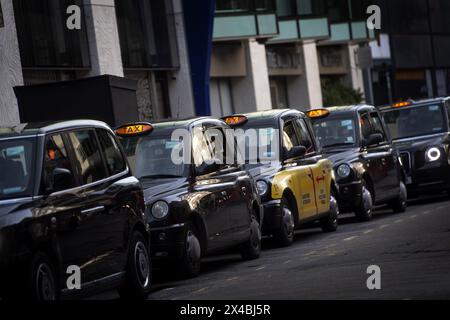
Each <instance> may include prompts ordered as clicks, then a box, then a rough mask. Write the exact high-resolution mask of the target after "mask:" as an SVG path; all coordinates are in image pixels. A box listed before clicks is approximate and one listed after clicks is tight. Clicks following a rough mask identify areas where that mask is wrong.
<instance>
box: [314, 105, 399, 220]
mask: <svg viewBox="0 0 450 320" xmlns="http://www.w3.org/2000/svg"><path fill="white" fill-rule="evenodd" d="M307 115H308V116H309V117H310V118H311V119H312V122H313V126H314V132H315V134H316V136H317V138H318V140H319V142H320V145H321V146H322V148H323V151H324V153H325V154H326V155H327V157H328V158H329V159H330V160H331V161H333V166H334V169H335V172H336V179H337V183H338V184H339V191H340V199H339V200H340V201H339V205H340V209H341V211H342V212H354V213H355V215H356V217H357V218H358V219H359V220H361V221H367V220H370V219H371V218H372V212H373V207H374V205H380V204H387V205H389V206H391V207H392V209H393V211H394V212H404V211H405V210H406V206H407V204H406V203H407V190H406V186H405V174H404V172H403V168H402V165H401V161H400V160H399V156H398V152H397V150H396V149H394V148H393V145H392V142H391V140H390V139H389V136H388V134H387V132H386V128H385V126H384V124H383V121H382V119H381V115H380V113H379V112H378V110H377V109H376V108H375V107H373V106H369V105H363V104H362V105H354V106H346V107H333V108H326V109H313V110H310V111H308V112H307Z"/></svg>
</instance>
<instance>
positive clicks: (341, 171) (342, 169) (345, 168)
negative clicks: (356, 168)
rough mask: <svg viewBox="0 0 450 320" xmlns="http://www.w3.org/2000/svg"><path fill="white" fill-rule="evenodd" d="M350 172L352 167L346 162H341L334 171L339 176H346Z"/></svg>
mask: <svg viewBox="0 0 450 320" xmlns="http://www.w3.org/2000/svg"><path fill="white" fill-rule="evenodd" d="M351 172H352V168H350V166H349V165H348V164H341V165H340V166H339V167H338V168H337V170H336V173H337V175H338V176H339V177H340V178H348V176H349V175H350V173H351Z"/></svg>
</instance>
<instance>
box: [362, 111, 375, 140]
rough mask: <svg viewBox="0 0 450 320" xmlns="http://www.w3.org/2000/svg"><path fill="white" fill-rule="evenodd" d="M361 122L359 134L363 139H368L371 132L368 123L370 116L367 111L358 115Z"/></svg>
mask: <svg viewBox="0 0 450 320" xmlns="http://www.w3.org/2000/svg"><path fill="white" fill-rule="evenodd" d="M359 121H360V124H361V134H362V137H363V138H364V139H368V138H369V136H370V135H371V134H372V133H373V131H372V125H371V124H370V118H369V114H368V113H364V114H363V115H361V117H360V120H359Z"/></svg>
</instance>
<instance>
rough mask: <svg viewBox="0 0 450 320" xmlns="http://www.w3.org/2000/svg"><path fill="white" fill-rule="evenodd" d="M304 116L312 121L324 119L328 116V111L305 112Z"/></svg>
mask: <svg viewBox="0 0 450 320" xmlns="http://www.w3.org/2000/svg"><path fill="white" fill-rule="evenodd" d="M305 113H306V115H307V116H308V117H310V118H312V119H320V118H325V117H327V116H328V115H329V114H330V110H327V109H313V110H309V111H306V112H305Z"/></svg>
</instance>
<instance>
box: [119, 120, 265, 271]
mask: <svg viewBox="0 0 450 320" xmlns="http://www.w3.org/2000/svg"><path fill="white" fill-rule="evenodd" d="M140 125H141V126H142V125H144V126H147V128H150V129H149V130H148V131H147V132H141V133H140V134H137V135H136V134H131V135H130V134H127V132H132V131H133V129H130V130H131V131H130V130H128V129H126V128H133V127H136V126H138V127H139V126H140ZM124 128H125V130H124ZM121 130H122V131H121ZM213 130H217V131H218V132H220V133H224V135H223V137H225V131H226V130H230V128H229V127H228V126H227V125H226V124H225V123H224V122H222V121H219V120H214V119H210V118H198V119H189V120H178V121H168V122H160V123H154V124H151V125H150V124H131V125H125V126H123V127H121V128H119V129H118V130H116V133H117V134H118V135H119V136H120V137H121V139H120V141H121V143H122V146H123V147H124V149H125V152H126V154H127V156H128V159H129V162H130V164H131V165H132V167H133V171H134V172H135V174H136V176H137V177H138V178H139V179H140V180H141V182H142V184H143V186H144V195H145V202H146V204H147V207H148V211H149V212H148V216H149V217H150V227H151V238H152V242H151V252H152V256H153V259H154V261H155V263H158V264H162V263H161V262H168V263H173V264H174V265H176V266H178V267H179V269H180V271H181V272H182V273H183V275H184V276H187V277H193V276H196V275H197V274H198V273H199V269H200V259H201V256H204V255H207V254H210V253H213V252H217V251H219V250H223V249H227V248H232V247H239V248H240V249H241V253H242V255H243V256H244V258H249V259H250V258H257V257H258V256H259V250H260V238H261V235H260V230H259V221H261V220H262V219H263V211H262V210H261V208H260V199H259V197H258V195H257V191H256V187H255V184H254V181H253V179H252V178H251V177H250V176H249V175H248V173H247V172H246V171H245V170H244V169H243V168H242V167H241V166H239V165H237V164H236V162H235V160H234V159H232V161H231V162H232V163H227V162H226V161H223V163H222V164H217V163H212V164H209V165H205V161H208V159H212V158H213V156H214V154H212V153H211V152H210V151H211V150H210V149H209V148H210V147H211V146H214V148H215V150H216V151H217V154H216V155H217V156H218V157H221V156H223V155H224V154H223V152H222V151H223V150H222V151H219V150H218V149H219V147H218V143H217V141H219V139H220V138H218V137H215V138H214V139H213V138H212V136H210V133H211V132H212V131H213ZM138 131H140V130H138ZM177 131H178V132H181V134H184V136H183V139H184V140H180V138H181V136H178V135H176V136H174V134H176V132H177ZM215 139H217V140H215ZM187 141H191V142H192V143H189V142H187ZM222 141H223V142H224V145H227V144H228V143H229V141H230V140H229V139H228V138H227V139H225V138H224V140H222ZM184 142H186V145H184ZM175 148H180V149H179V151H180V150H181V152H182V154H183V156H184V155H186V156H187V159H182V161H181V162H176V161H174V160H173V159H172V152H173V150H174V149H175ZM218 153H220V155H218ZM222 160H224V159H223V158H222ZM252 241H253V244H254V247H253V248H252V246H251V245H249V244H251V243H252Z"/></svg>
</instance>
